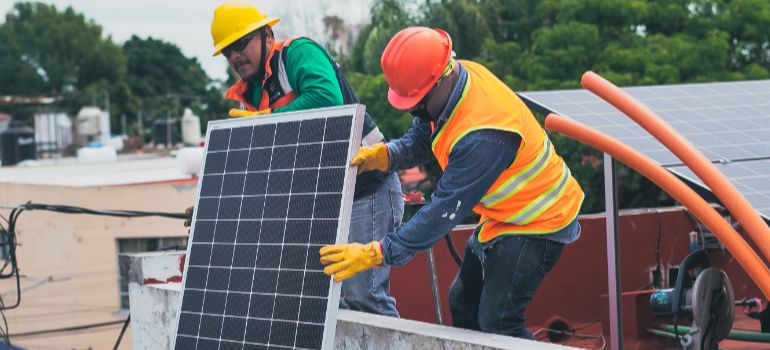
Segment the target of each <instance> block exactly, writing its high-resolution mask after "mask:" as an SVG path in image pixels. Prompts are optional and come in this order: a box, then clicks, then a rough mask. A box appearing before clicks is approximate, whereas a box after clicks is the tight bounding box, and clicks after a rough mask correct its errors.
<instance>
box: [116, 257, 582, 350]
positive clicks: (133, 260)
mask: <svg viewBox="0 0 770 350" xmlns="http://www.w3.org/2000/svg"><path fill="white" fill-rule="evenodd" d="M180 254H182V252H170V253H146V254H126V255H122V256H121V268H129V269H131V271H130V272H129V275H130V276H131V279H130V280H129V291H130V298H131V327H132V329H133V333H132V338H131V340H132V343H133V348H134V349H136V350H144V349H146V350H160V349H170V348H171V347H172V346H173V339H174V338H173V337H174V333H175V331H176V318H177V313H178V307H179V300H180V295H181V294H180V290H181V284H180V283H157V282H156V281H159V280H162V279H164V278H166V279H168V277H170V276H174V275H175V274H176V271H177V266H178V264H177V262H178V261H179V260H178V259H177V258H178V257H179V256H180ZM169 272H171V273H170V274H169ZM334 348H335V349H339V350H358V349H363V350H381V349H392V350H412V349H414V350H416V349H457V350H460V349H467V350H491V349H506V350H508V349H533V350H540V349H542V350H546V349H574V348H571V347H565V346H560V345H555V344H550V343H539V342H534V341H529V340H523V339H516V338H511V337H505V336H500V335H494V334H486V333H481V332H475V331H469V330H464V329H457V328H451V327H446V326H438V325H435V324H431V323H425V322H419V321H411V320H404V319H395V318H390V317H384V316H378V315H371V314H366V313H361V312H355V311H347V310H340V313H339V316H338V321H337V333H336V338H335V344H334Z"/></svg>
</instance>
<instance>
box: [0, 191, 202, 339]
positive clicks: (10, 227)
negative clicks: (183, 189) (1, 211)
mask: <svg viewBox="0 0 770 350" xmlns="http://www.w3.org/2000/svg"><path fill="white" fill-rule="evenodd" d="M25 210H47V211H53V212H58V213H63V214H88V215H100V216H115V217H124V218H131V217H148V216H159V217H165V218H171V219H188V218H189V217H190V216H191V214H185V213H164V212H147V211H137V210H92V209H86V208H81V207H75V206H70V205H51V204H36V203H32V202H27V203H26V204H22V205H20V206H18V207H15V208H13V209H12V210H11V213H10V215H9V216H8V218H5V217H2V220H3V221H5V222H6V224H7V227H3V226H2V222H0V237H2V238H3V241H2V242H0V247H2V246H7V247H8V257H7V259H6V261H5V263H4V264H3V266H2V267H0V279H5V278H11V277H15V278H16V303H15V304H13V305H10V306H8V305H6V304H5V302H4V301H3V300H2V297H1V296H0V317H2V321H3V325H2V326H0V340H2V341H4V342H5V343H6V344H7V346H8V348H12V346H11V339H10V337H11V336H13V337H24V336H32V335H41V334H48V333H59V332H69V331H78V330H83V329H89V328H96V327H104V326H110V325H114V324H120V323H123V329H122V330H121V331H120V335H119V336H118V339H117V342H116V343H115V349H117V347H118V346H119V345H120V342H121V340H122V338H123V335H124V334H125V331H126V328H127V327H128V324H129V322H130V320H131V316H130V315H129V316H128V317H127V318H126V320H125V321H123V320H120V321H112V322H103V323H96V324H88V325H82V326H75V327H68V328H58V329H49V330H41V331H34V332H26V333H18V334H13V335H11V334H9V332H8V322H7V319H6V318H5V313H4V311H5V310H10V309H13V308H16V307H18V306H19V305H20V304H21V281H20V274H19V266H18V262H17V260H16V245H17V243H16V223H17V221H18V219H19V216H20V215H21V213H22V212H24V211H25ZM9 266H10V267H11V270H10V272H6V269H7V268H8V267H9Z"/></svg>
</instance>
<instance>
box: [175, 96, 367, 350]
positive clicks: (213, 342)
mask: <svg viewBox="0 0 770 350" xmlns="http://www.w3.org/2000/svg"><path fill="white" fill-rule="evenodd" d="M347 111H349V113H348V114H350V115H346V114H343V115H342V116H339V115H340V114H337V115H332V116H325V117H321V118H313V117H312V116H300V117H295V118H293V119H294V120H292V118H287V119H286V120H282V119H281V118H272V119H271V120H272V122H267V121H263V120H264V119H256V120H255V122H254V124H255V125H249V126H243V124H244V122H242V121H241V122H236V124H237V125H235V127H225V125H224V124H222V126H221V127H220V128H216V129H214V130H212V131H210V133H209V135H208V140H207V144H208V149H207V153H206V157H205V163H204V171H203V174H202V178H201V184H200V190H199V197H198V200H197V203H196V212H195V221H194V223H193V229H192V237H191V241H192V244H191V245H190V247H189V250H188V259H187V264H188V265H187V268H186V272H185V279H184V280H185V281H184V290H183V296H182V303H181V306H180V311H181V312H180V315H179V321H178V329H177V337H176V344H175V347H176V349H209V348H211V349H259V348H264V349H268V348H269V349H320V348H321V347H322V345H323V344H324V340H323V337H324V334H325V332H327V333H328V330H326V331H325V322H326V321H327V316H328V315H327V310H329V305H331V304H332V303H334V304H335V305H334V307H335V308H336V300H337V299H336V298H333V297H330V294H329V293H330V289H331V288H330V286H331V279H330V278H329V277H328V276H326V275H325V274H323V272H322V266H321V265H320V262H319V261H318V260H319V256H318V250H319V249H320V247H321V246H323V245H325V244H332V243H335V242H336V241H337V237H338V235H339V233H338V227H340V225H345V226H342V227H346V226H347V224H348V222H349V221H348V220H349V213H348V214H347V217H346V216H345V215H343V213H344V210H343V206H344V205H345V203H349V202H352V187H351V185H346V181H345V179H346V178H348V177H351V176H348V173H349V169H348V166H347V163H348V161H349V159H350V156H351V155H350V150H352V149H353V148H352V147H351V142H357V140H356V137H351V136H352V135H355V134H356V133H355V130H360V125H361V120H360V119H361V116H360V114H361V113H362V111H363V110H362V108H360V107H355V108H348V109H347ZM297 119H298V120H297ZM354 120H355V122H356V123H357V124H353V123H354ZM354 125H357V127H358V128H354V127H353V126H354ZM348 211H349V209H348ZM332 296H333V295H332ZM332 340H333V339H332ZM327 343H328V342H327ZM328 346H329V345H328V344H327V347H328Z"/></svg>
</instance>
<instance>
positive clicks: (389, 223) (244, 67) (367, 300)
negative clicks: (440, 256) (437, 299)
mask: <svg viewBox="0 0 770 350" xmlns="http://www.w3.org/2000/svg"><path fill="white" fill-rule="evenodd" d="M278 22H279V19H278V18H270V17H268V16H267V15H265V14H264V13H262V12H261V11H259V10H258V9H257V8H256V7H254V6H253V5H251V4H250V3H248V2H245V1H242V0H234V1H226V2H224V3H222V4H221V5H220V6H219V7H217V8H216V10H215V11H214V17H213V20H212V22H211V37H212V39H213V44H214V56H217V55H219V54H222V55H223V56H224V57H225V59H227V62H228V64H229V65H230V68H232V70H233V71H234V72H235V73H237V74H238V76H239V77H240V80H239V81H238V82H237V83H235V84H234V85H233V86H232V87H230V89H229V90H227V93H226V94H225V97H227V98H229V99H231V100H235V101H238V102H240V104H241V109H240V110H233V111H231V116H234V117H239V116H253V115H259V114H266V113H281V112H289V111H298V110H306V109H312V108H321V107H331V106H340V105H344V104H353V103H358V98H357V97H356V95H355V94H354V93H353V90H352V88H351V87H350V84H349V83H348V81H347V79H346V78H345V76H344V75H343V73H342V72H341V71H340V69H339V67H338V65H337V63H336V62H335V61H334V59H333V58H332V57H331V56H330V55H329V53H328V52H327V51H326V50H325V49H324V48H323V47H322V46H321V45H319V44H318V43H316V42H314V41H313V40H311V39H308V38H304V37H300V38H294V39H289V40H284V41H278V40H276V39H275V37H274V35H273V28H272V27H273V26H275V25H276V24H277V23H278ZM319 127H320V128H321V130H323V127H324V125H323V124H321V125H319ZM300 133H301V131H300ZM300 137H301V135H300ZM361 140H362V141H361V144H362V146H364V147H367V146H371V145H375V144H378V143H381V142H383V141H384V136H383V135H382V133H381V132H380V130H379V129H378V128H377V125H376V124H375V123H374V120H373V119H372V118H371V116H370V115H369V114H368V113H366V114H365V116H364V126H363V130H362V135H361ZM312 149H313V146H312V145H311V146H308V147H299V148H298V151H297V152H298V154H297V158H298V159H299V158H300V157H303V156H304V157H311V153H307V154H305V155H303V154H301V152H304V151H303V150H312ZM317 151H318V152H320V146H318V150H317ZM315 156H316V157H317V156H320V153H319V154H315ZM324 174H325V173H324V172H323V171H321V172H320V173H319V174H318V175H317V176H318V177H319V178H318V181H319V182H320V183H322V182H323V181H324V179H323V176H324ZM335 174H336V173H335ZM268 186H269V185H268ZM403 210H404V202H403V198H402V196H401V184H400V182H399V180H398V176H397V174H396V173H395V172H393V171H389V170H385V171H373V172H367V173H365V174H360V175H359V176H358V177H357V178H356V187H355V194H354V201H353V209H352V213H351V220H350V230H349V239H350V240H351V241H353V242H363V243H365V242H369V241H372V240H379V239H382V238H383V237H384V235H385V234H386V233H387V232H391V231H393V230H394V229H395V228H396V227H398V226H399V225H400V224H401V218H402V215H403ZM295 221H299V220H290V221H289V222H287V224H286V226H285V228H284V229H283V230H279V231H280V232H264V230H265V226H262V230H263V232H261V233H260V235H261V236H264V235H266V234H274V235H284V234H285V235H287V236H288V235H290V234H292V235H295V236H304V237H311V236H313V235H317V234H318V233H312V232H314V231H313V230H320V228H314V227H313V226H310V225H303V224H302V223H298V224H296V225H294V224H293V222H295ZM316 226H318V225H316ZM305 231H308V232H305ZM334 231H335V232H336V228H334ZM279 241H280V239H279ZM313 264H315V265H316V266H317V267H313ZM308 269H319V270H320V269H321V265H320V264H319V262H318V261H317V260H314V261H308ZM389 275H390V270H389V268H387V267H385V268H380V269H374V270H370V271H368V272H367V273H364V274H361V275H359V276H357V278H354V279H351V280H349V281H347V282H346V283H343V285H342V291H343V293H344V301H343V302H342V304H343V306H344V305H345V304H347V306H348V307H350V308H351V309H354V310H358V311H365V312H370V313H376V314H381V315H386V316H394V317H398V316H399V314H398V311H397V310H396V302H395V299H394V298H393V297H392V296H390V292H389V288H390V286H389Z"/></svg>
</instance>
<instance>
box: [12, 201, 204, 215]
mask: <svg viewBox="0 0 770 350" xmlns="http://www.w3.org/2000/svg"><path fill="white" fill-rule="evenodd" d="M20 207H21V208H23V209H25V210H48V211H54V212H58V213H64V214H89V215H101V216H117V217H126V218H133V217H147V216H159V217H165V218H171V219H188V218H189V217H190V214H185V213H164V212H157V211H138V210H92V209H86V208H81V207H75V206H70V205H53V204H35V203H31V202H30V203H27V204H23V205H21V206H20Z"/></svg>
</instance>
